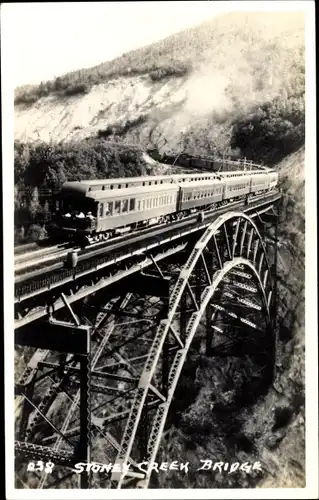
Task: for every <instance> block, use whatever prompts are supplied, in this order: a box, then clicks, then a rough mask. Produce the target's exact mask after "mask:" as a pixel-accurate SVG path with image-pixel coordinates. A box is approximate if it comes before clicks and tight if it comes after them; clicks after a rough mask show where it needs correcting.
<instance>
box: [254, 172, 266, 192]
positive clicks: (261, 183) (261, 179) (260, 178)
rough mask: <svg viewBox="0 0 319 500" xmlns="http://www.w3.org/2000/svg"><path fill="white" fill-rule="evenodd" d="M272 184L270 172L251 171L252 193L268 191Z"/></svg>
mask: <svg viewBox="0 0 319 500" xmlns="http://www.w3.org/2000/svg"><path fill="white" fill-rule="evenodd" d="M269 185H270V172H265V173H260V172H251V184H250V193H251V194H256V193H259V192H261V191H268V190H269Z"/></svg>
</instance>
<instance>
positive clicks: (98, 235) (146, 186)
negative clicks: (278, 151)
mask: <svg viewBox="0 0 319 500" xmlns="http://www.w3.org/2000/svg"><path fill="white" fill-rule="evenodd" d="M277 183H278V174H277V172H275V171H274V170H272V169H268V168H266V167H264V168H263V169H262V170H260V169H259V170H251V171H245V170H244V171H243V170H242V171H226V172H213V173H207V172H205V173H191V174H180V175H158V176H145V177H126V178H119V179H105V180H103V179H102V180H83V181H72V182H65V183H64V184H63V186H62V188H61V191H60V192H59V194H58V196H57V197H56V208H55V213H54V216H53V221H52V224H51V227H50V228H49V234H50V235H51V236H53V237H56V236H58V237H60V238H62V239H64V240H71V241H74V242H76V243H79V244H81V245H82V246H85V245H88V244H90V243H92V242H94V241H100V240H108V239H109V238H112V237H114V236H116V235H121V234H125V233H127V232H131V231H134V230H137V229H139V228H145V227H147V226H151V225H153V224H160V223H169V222H172V221H174V220H177V219H180V218H182V217H184V216H186V215H189V214H192V213H194V212H198V213H199V214H202V213H204V211H205V210H207V209H214V208H218V207H219V206H221V205H224V204H226V203H229V202H232V201H234V200H239V199H244V200H245V201H246V203H249V200H250V198H251V197H252V196H255V195H257V194H259V193H264V192H267V191H271V190H273V189H275V187H276V186H277Z"/></svg>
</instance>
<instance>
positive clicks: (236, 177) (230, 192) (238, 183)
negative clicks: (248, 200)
mask: <svg viewBox="0 0 319 500" xmlns="http://www.w3.org/2000/svg"><path fill="white" fill-rule="evenodd" d="M221 177H222V179H223V181H224V183H225V189H224V196H223V200H225V201H227V200H232V199H234V198H239V197H241V196H243V197H246V196H247V195H248V194H249V193H250V186H251V176H250V175H249V174H246V175H243V174H242V173H241V174H238V173H237V172H236V173H232V172H229V173H228V174H223V175H222V176H221Z"/></svg>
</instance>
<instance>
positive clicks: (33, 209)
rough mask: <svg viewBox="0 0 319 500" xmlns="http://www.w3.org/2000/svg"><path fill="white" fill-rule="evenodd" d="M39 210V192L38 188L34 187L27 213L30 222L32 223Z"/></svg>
mask: <svg viewBox="0 0 319 500" xmlns="http://www.w3.org/2000/svg"><path fill="white" fill-rule="evenodd" d="M40 210H41V206H40V202H39V192H38V188H37V187H35V188H34V189H33V191H32V197H31V200H30V203H29V212H30V215H31V218H32V220H33V221H34V220H35V218H36V216H37V214H38V212H39V211H40Z"/></svg>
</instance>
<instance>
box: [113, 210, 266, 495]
mask: <svg viewBox="0 0 319 500" xmlns="http://www.w3.org/2000/svg"><path fill="white" fill-rule="evenodd" d="M245 271H246V272H245ZM247 271H248V273H247ZM249 273H250V274H249ZM229 276H231V277H234V276H235V278H234V280H233V282H232V283H231V285H233V286H234V287H235V288H236V287H237V288H238V289H241V291H244V292H247V293H253V294H255V295H257V296H258V298H259V304H257V303H256V301H254V300H246V306H247V305H248V307H249V308H254V307H255V308H258V310H259V312H260V314H262V317H263V320H264V325H265V330H266V334H267V335H269V336H271V335H272V333H271V314H270V311H271V303H272V282H271V273H270V266H269V261H268V258H267V254H266V248H265V244H264V241H263V239H262V236H261V234H260V232H259V230H258V227H257V225H256V224H255V222H254V221H253V219H252V218H250V217H248V216H247V215H245V214H244V213H241V212H228V213H226V214H224V215H222V216H220V217H219V218H218V219H217V220H216V221H214V222H213V223H212V224H210V226H209V227H208V228H207V229H206V231H205V232H204V233H203V234H202V236H201V237H200V239H199V240H198V241H197V243H196V244H195V246H194V248H193V250H192V251H191V253H190V255H189V258H188V260H187V262H186V264H185V265H184V267H183V269H182V270H181V271H180V275H179V277H178V279H177V281H176V283H175V286H174V288H173V290H172V293H171V294H170V300H169V308H168V314H167V317H166V318H165V319H162V320H161V322H160V324H159V326H158V328H157V331H156V334H155V337H154V340H153V343H152V346H151V348H150V350H149V354H148V358H147V360H146V363H145V365H144V370H143V373H142V375H141V377H140V381H139V385H138V388H137V389H136V393H135V396H134V399H133V402H132V406H131V410H130V414H129V417H128V420H127V423H126V428H125V431H124V434H123V438H122V442H121V447H120V450H119V452H118V456H117V462H118V463H119V464H122V465H123V464H126V463H127V462H128V460H129V457H130V453H131V450H132V446H133V443H134V439H135V436H136V432H137V429H138V426H139V423H140V420H141V418H142V412H143V407H144V404H145V402H146V400H147V396H148V392H149V390H150V388H151V386H152V387H154V385H155V386H156V384H154V382H153V378H154V377H155V375H156V372H157V370H159V369H160V365H161V362H162V361H161V359H160V358H161V353H162V352H163V349H164V348H165V343H166V342H167V340H168V338H169V337H170V338H171V339H172V340H173V341H174V342H176V344H177V345H178V350H177V351H176V354H175V356H174V359H173V360H172V362H171V364H170V369H169V373H168V377H167V380H166V387H162V388H161V389H162V393H163V395H164V398H163V399H164V400H163V402H162V403H161V404H160V405H159V406H158V408H157V410H156V413H155V416H154V418H153V421H152V424H151V431H150V435H149V439H148V446H147V458H146V459H145V461H147V462H149V463H151V462H152V461H154V460H155V457H156V454H157V451H158V447H159V444H160V439H161V435H162V432H163V429H164V425H165V421H166V417H167V414H168V410H169V407H170V404H171V401H172V399H173V396H174V391H175V388H176V386H177V383H178V379H179V376H180V373H181V371H182V368H183V365H184V362H185V359H186V357H187V353H188V350H189V347H190V345H191V343H192V341H193V338H194V336H195V333H196V331H197V328H198V325H199V323H200V321H201V318H202V317H203V315H204V314H205V311H206V312H207V308H208V307H209V305H210V300H211V299H212V298H213V297H214V295H215V294H216V291H217V290H218V288H219V286H220V285H222V284H225V280H226V279H228V277H229ZM236 280H238V281H236ZM247 280H248V283H247ZM252 282H254V283H255V285H256V286H252ZM228 293H229V292H228ZM237 297H238V296H237ZM241 300H242V299H241ZM244 300H245V299H244ZM185 311H187V312H185ZM241 321H242V322H244V323H245V322H246V324H248V325H249V324H250V325H254V324H253V323H252V322H251V321H249V320H245V318H241ZM254 326H256V325H254ZM159 392H160V391H159ZM126 476H129V473H128V474H125V472H122V473H120V474H118V473H117V474H115V475H113V477H112V481H114V483H113V484H114V486H115V484H116V487H117V488H121V486H122V484H123V481H124V479H125V477H126ZM150 476H151V469H149V470H148V471H147V473H146V475H145V477H144V479H143V480H142V481H140V482H139V483H138V487H141V488H147V486H148V483H149V479H150Z"/></svg>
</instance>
